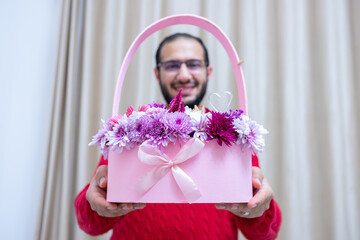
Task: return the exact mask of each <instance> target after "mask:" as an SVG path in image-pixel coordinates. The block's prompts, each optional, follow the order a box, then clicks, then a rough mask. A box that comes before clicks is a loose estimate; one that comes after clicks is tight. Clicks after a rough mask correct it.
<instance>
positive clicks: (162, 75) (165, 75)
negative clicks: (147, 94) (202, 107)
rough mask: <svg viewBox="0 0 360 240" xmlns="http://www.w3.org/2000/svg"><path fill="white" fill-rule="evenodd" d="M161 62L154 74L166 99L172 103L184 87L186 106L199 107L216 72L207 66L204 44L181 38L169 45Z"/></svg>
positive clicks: (166, 46)
mask: <svg viewBox="0 0 360 240" xmlns="http://www.w3.org/2000/svg"><path fill="white" fill-rule="evenodd" d="M199 60H200V61H199ZM160 61H161V63H162V64H161V66H160V67H159V69H157V68H155V69H154V71H155V75H156V78H157V80H158V81H159V83H160V87H161V91H162V93H163V95H164V97H165V100H166V101H167V102H170V101H171V99H172V98H173V97H174V96H175V95H176V94H177V93H178V92H179V91H180V89H181V88H182V89H183V90H182V92H181V96H182V99H183V101H184V103H185V105H189V106H193V105H195V104H196V105H198V104H199V103H200V101H201V100H202V98H203V97H204V95H205V92H206V86H207V81H208V78H209V77H210V75H211V72H212V67H211V66H208V67H206V65H205V62H204V52H203V48H202V46H201V45H200V43H198V42H197V41H196V40H194V39H189V38H181V37H180V38H177V39H175V40H174V41H171V42H168V43H166V44H165V45H164V46H163V47H162V49H161V52H160ZM177 61H178V62H177ZM179 62H180V65H179V64H178V63H179ZM182 62H184V63H182ZM185 62H187V63H186V64H185ZM198 64H200V65H198Z"/></svg>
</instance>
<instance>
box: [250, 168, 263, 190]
mask: <svg viewBox="0 0 360 240" xmlns="http://www.w3.org/2000/svg"><path fill="white" fill-rule="evenodd" d="M263 179H264V175H263V173H262V171H261V169H260V168H258V167H252V184H253V187H254V188H256V189H260V188H261V184H262V181H263Z"/></svg>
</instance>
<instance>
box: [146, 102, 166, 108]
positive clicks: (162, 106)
mask: <svg viewBox="0 0 360 240" xmlns="http://www.w3.org/2000/svg"><path fill="white" fill-rule="evenodd" d="M149 106H150V107H151V108H153V107H155V108H165V104H163V103H157V102H153V103H150V104H149Z"/></svg>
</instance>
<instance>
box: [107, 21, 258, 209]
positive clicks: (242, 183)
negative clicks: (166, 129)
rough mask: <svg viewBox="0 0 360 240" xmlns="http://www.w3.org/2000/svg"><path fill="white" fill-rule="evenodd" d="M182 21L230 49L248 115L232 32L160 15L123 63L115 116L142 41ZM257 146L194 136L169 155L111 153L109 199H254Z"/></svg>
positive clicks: (168, 151)
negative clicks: (254, 150) (254, 149)
mask: <svg viewBox="0 0 360 240" xmlns="http://www.w3.org/2000/svg"><path fill="white" fill-rule="evenodd" d="M177 24H188V25H194V26H197V27H200V28H203V29H205V30H207V31H208V32H210V33H211V34H213V35H214V36H215V37H216V38H217V39H218V40H219V41H220V43H221V44H222V46H223V47H224V48H225V50H226V52H227V54H228V56H229V58H230V61H231V64H232V67H233V70H234V72H235V78H236V82H237V90H238V97H239V107H240V109H242V110H243V111H244V114H247V104H246V91H245V83H244V78H243V73H242V69H241V65H240V61H239V57H238V56H237V53H236V51H235V49H234V47H233V45H232V43H231V42H230V40H229V39H228V38H227V36H226V35H225V34H224V33H223V31H222V30H221V29H220V28H219V27H218V26H216V25H215V24H214V23H212V22H211V21H209V20H208V19H205V18H203V17H199V16H194V15H174V16H170V17H166V18H163V19H160V20H159V21H157V22H155V23H153V24H152V25H150V26H148V27H147V28H146V29H145V30H143V32H141V33H140V34H139V35H138V36H137V38H136V39H135V40H134V42H133V43H132V45H131V46H130V48H129V50H128V52H127V54H126V56H125V59H124V61H123V63H122V66H121V69H120V73H119V77H118V80H117V85H116V89H115V96H114V104H113V112H112V116H113V117H114V116H116V115H117V114H118V109H119V104H120V95H121V88H122V84H123V81H124V77H125V74H126V71H127V68H128V66H129V63H130V61H131V59H132V57H133V55H134V53H135V52H136V50H137V48H138V47H139V46H140V44H141V43H142V42H143V41H144V40H145V39H146V38H147V37H148V36H150V35H151V34H152V33H154V32H156V31H158V30H160V29H162V28H165V27H168V26H172V25H177ZM251 166H252V164H251V149H250V148H246V150H245V151H243V150H242V148H241V146H240V145H236V144H234V145H233V146H231V147H227V146H225V145H223V146H219V145H218V144H217V143H216V141H210V142H206V143H204V142H202V141H200V140H199V139H196V138H191V139H190V140H188V141H187V142H186V143H185V144H182V145H181V146H180V144H169V145H168V147H167V148H166V150H165V152H164V153H161V152H159V151H154V149H152V148H149V147H147V146H142V145H141V146H135V147H134V148H133V149H131V150H124V151H122V152H121V153H116V152H113V151H110V152H109V167H108V188H107V201H110V202H144V203H216V202H224V203H225V202H227V203H229V202H248V201H249V199H250V198H251V197H252V176H251V174H252V171H251Z"/></svg>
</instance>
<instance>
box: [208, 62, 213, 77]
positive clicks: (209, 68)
mask: <svg viewBox="0 0 360 240" xmlns="http://www.w3.org/2000/svg"><path fill="white" fill-rule="evenodd" d="M212 70H213V67H212V66H211V65H209V66H207V79H208V80H209V79H210V77H211V74H212Z"/></svg>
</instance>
